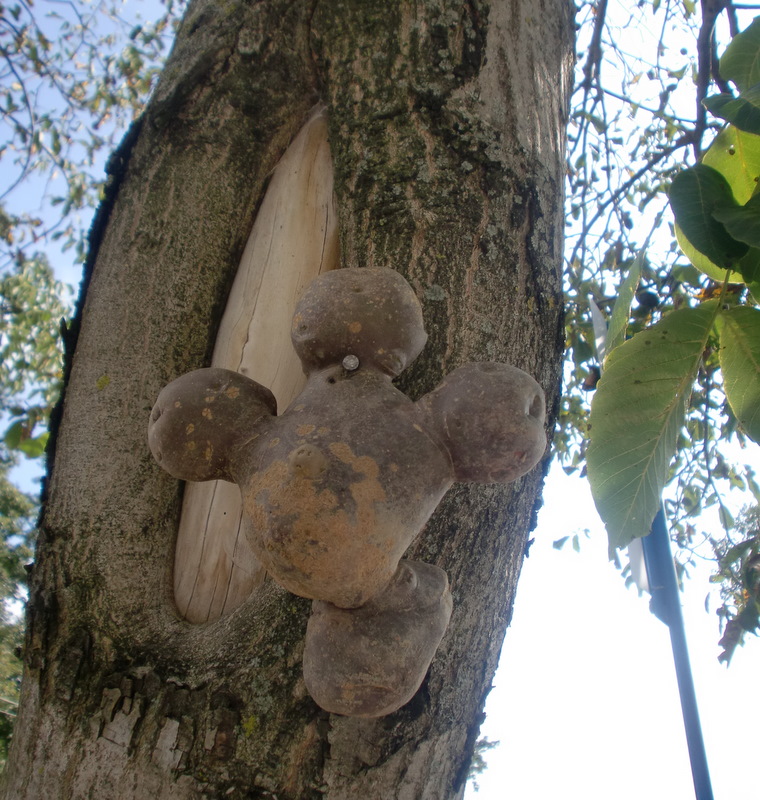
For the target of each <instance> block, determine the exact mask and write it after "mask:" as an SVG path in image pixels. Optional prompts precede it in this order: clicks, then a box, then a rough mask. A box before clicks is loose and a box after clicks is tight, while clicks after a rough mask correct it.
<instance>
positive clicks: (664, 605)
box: [642, 507, 713, 800]
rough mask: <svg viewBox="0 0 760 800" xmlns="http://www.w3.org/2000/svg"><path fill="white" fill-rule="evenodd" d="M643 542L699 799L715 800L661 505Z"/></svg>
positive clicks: (655, 606) (654, 608) (696, 793)
mask: <svg viewBox="0 0 760 800" xmlns="http://www.w3.org/2000/svg"><path fill="white" fill-rule="evenodd" d="M642 543H643V546H644V559H645V561H646V567H647V573H648V576H649V586H650V590H651V592H652V611H653V612H654V614H655V615H656V616H657V617H658V618H659V619H661V620H662V621H663V622H664V623H665V624H666V625H667V626H668V627H669V628H670V643H671V646H672V648H673V660H674V662H675V667H676V679H677V681H678V692H679V694H680V697H681V710H682V712H683V721H684V727H685V729H686V743H687V746H688V748H689V758H690V760H691V774H692V778H693V779H694V791H695V795H696V800H713V792H712V785H711V783H710V772H709V770H708V767H707V753H706V752H705V743H704V739H703V738H702V726H701V724H700V721H699V711H698V709H697V694H696V691H695V689H694V678H693V676H692V672H691V664H690V663H689V651H688V648H687V645H686V630H685V627H684V622H683V614H682V612H681V600H680V596H679V592H678V581H677V579H676V570H675V565H674V563H673V555H672V553H671V550H670V536H669V535H668V529H667V525H666V523H665V512H664V510H663V508H662V507H660V510H659V511H658V512H657V515H656V516H655V518H654V522H653V523H652V531H651V533H650V534H649V536H646V537H644V539H643V542H642Z"/></svg>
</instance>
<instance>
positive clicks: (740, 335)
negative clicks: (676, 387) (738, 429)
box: [718, 306, 760, 443]
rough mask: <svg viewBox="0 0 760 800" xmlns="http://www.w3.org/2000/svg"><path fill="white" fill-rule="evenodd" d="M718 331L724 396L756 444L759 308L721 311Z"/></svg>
mask: <svg viewBox="0 0 760 800" xmlns="http://www.w3.org/2000/svg"><path fill="white" fill-rule="evenodd" d="M718 330H719V332H720V367H721V370H722V372H723V388H724V390H725V392H726V397H727V398H728V402H729V405H730V406H731V410H732V411H733V412H734V416H735V417H736V418H737V419H738V420H739V424H740V425H741V426H742V428H743V429H744V430H745V432H746V433H747V435H748V436H749V437H751V438H752V439H754V441H756V442H758V443H760V310H758V309H756V308H748V307H747V306H738V307H736V308H731V309H727V310H724V311H722V312H721V314H720V317H719V320H718Z"/></svg>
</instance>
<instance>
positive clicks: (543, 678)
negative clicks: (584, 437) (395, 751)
mask: <svg viewBox="0 0 760 800" xmlns="http://www.w3.org/2000/svg"><path fill="white" fill-rule="evenodd" d="M754 448H755V452H754V455H753V454H752V453H751V452H747V453H745V456H746V457H747V458H748V463H754V464H755V465H756V467H757V468H758V469H760V447H758V446H756V445H755V446H754ZM753 459H754V460H753ZM586 528H588V529H589V531H590V534H591V536H590V538H588V539H586V538H584V537H583V536H582V537H581V552H580V553H576V552H575V551H573V549H572V548H571V547H570V546H569V545H566V546H565V548H564V549H562V550H561V551H557V550H555V549H553V547H552V542H553V541H554V540H555V539H558V538H560V537H561V536H567V535H568V534H573V533H575V532H577V531H582V530H584V529H586ZM533 536H534V537H535V543H534V544H533V546H532V547H531V550H530V557H529V558H528V559H526V561H525V565H524V567H523V572H522V575H521V577H520V581H519V584H518V588H517V597H516V601H515V610H514V617H513V620H512V625H511V626H510V628H509V629H508V631H507V636H506V639H505V642H504V646H503V649H502V654H501V661H500V664H499V669H498V671H497V673H496V677H495V680H494V688H493V690H492V692H491V694H490V696H489V698H488V702H487V704H486V721H485V723H484V724H483V727H482V729H481V735H482V736H485V737H487V738H488V739H489V740H491V741H499V742H500V744H499V746H498V747H497V748H495V749H492V750H490V751H488V752H487V753H486V754H485V758H486V762H487V765H488V769H487V771H486V773H485V774H483V775H481V776H478V778H477V783H478V784H479V786H480V790H479V792H476V791H475V789H474V786H473V785H472V783H471V784H470V785H468V788H467V792H466V794H465V798H466V800H497V799H498V800H504V799H505V798H509V799H510V800H547V798H552V800H611V799H612V798H614V800H634V799H636V800H637V799H638V798H647V800H693V798H694V788H693V783H692V778H691V771H690V765H689V759H688V752H687V748H686V739H685V734H684V727H683V722H682V717H681V709H680V704H679V698H678V689H677V685H676V678H675V668H674V666H673V658H672V651H671V648H670V636H669V632H668V628H667V627H666V626H665V625H664V624H662V623H661V622H660V621H659V620H657V619H656V618H655V617H654V616H653V615H652V614H651V613H650V612H649V597H648V595H643V596H641V597H639V595H638V592H637V590H636V589H635V588H629V589H627V588H626V587H625V584H624V581H623V579H622V578H621V576H620V573H619V572H618V571H617V570H616V569H615V567H614V566H613V564H612V563H611V562H609V561H608V559H607V537H606V534H605V532H604V527H603V525H602V523H601V521H600V519H599V517H598V515H597V513H596V510H595V508H594V505H593V501H592V499H591V495H590V491H589V489H588V483H587V482H586V481H585V480H583V479H580V478H573V477H568V476H566V475H565V474H564V473H563V472H562V470H561V469H559V468H558V467H557V466H555V467H554V468H553V469H552V470H551V473H550V476H549V478H548V481H547V486H546V490H545V493H544V507H543V509H542V510H541V512H540V514H539V520H538V526H537V528H536V530H535V531H534V533H533ZM709 572H710V571H709V568H708V566H707V565H705V567H704V568H702V569H700V570H699V572H698V573H697V574H695V575H694V577H693V578H692V579H691V580H690V581H688V582H687V583H686V586H685V592H684V595H683V601H684V602H683V609H684V617H685V624H686V635H687V639H688V644H689V651H690V658H691V664H692V669H693V672H694V681H695V685H696V692H697V701H698V704H699V711H700V716H701V719H702V728H703V734H704V738H705V749H706V751H707V758H708V762H709V767H710V772H711V779H712V784H713V793H714V796H715V798H716V799H718V798H720V799H721V800H722V799H723V798H725V799H728V798H730V800H757V798H758V797H760V788H758V781H757V776H756V773H757V768H756V767H757V746H758V734H757V725H758V719H760V692H758V691H757V685H758V674H760V639H758V638H755V637H748V640H747V644H746V645H745V647H743V648H739V649H738V650H737V651H736V653H735V655H734V658H733V661H732V663H731V665H730V667H728V668H727V667H726V666H725V665H723V664H719V663H718V660H717V657H718V653H719V652H720V650H719V648H718V645H717V642H718V639H719V638H720V634H719V632H718V625H717V617H716V616H715V614H714V613H710V614H708V613H706V611H705V604H704V603H705V595H706V593H707V592H708V591H709V584H708V576H709ZM716 605H717V603H715V602H714V603H713V606H712V608H713V609H714V608H715V607H716Z"/></svg>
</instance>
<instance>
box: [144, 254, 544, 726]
mask: <svg viewBox="0 0 760 800" xmlns="http://www.w3.org/2000/svg"><path fill="white" fill-rule="evenodd" d="M291 337H292V341H293V346H294V348H295V350H296V352H297V354H298V356H299V358H300V359H301V362H302V364H303V368H304V372H305V373H306V376H307V383H306V387H305V388H304V390H303V392H302V393H301V394H300V395H299V396H298V397H297V398H296V399H295V400H294V401H293V403H292V404H291V405H290V407H289V408H288V409H287V410H286V411H285V412H284V413H283V414H281V415H280V416H276V413H277V412H276V404H275V400H274V397H273V396H272V394H271V392H269V390H268V389H266V388H264V387H263V386H260V385H259V384H258V383H256V382H255V381H253V380H250V379H249V378H246V377H244V376H243V375H241V374H239V373H237V372H232V371H229V370H224V369H217V368H210V369H201V370H196V371H195V372H191V373H189V374H188V375H184V376H182V377H180V378H178V379H177V380H175V381H173V382H172V383H170V384H169V385H168V386H167V387H165V388H164V389H163V391H162V392H161V393H160V395H159V397H158V400H157V401H156V405H155V407H154V409H153V411H152V413H151V417H150V424H149V428H148V440H149V443H150V447H151V450H152V451H153V455H154V456H155V458H156V460H157V461H158V462H159V464H160V465H161V466H162V467H163V468H164V469H165V470H167V471H168V472H169V473H170V474H171V475H173V476H174V477H176V478H180V479H182V480H190V481H206V480H216V479H223V480H227V481H233V482H234V483H236V484H237V485H238V486H239V488H240V492H241V495H242V499H243V506H244V509H245V513H246V514H247V516H248V518H249V524H248V525H247V526H246V531H247V536H248V538H249V541H250V544H251V547H252V548H253V550H254V552H255V553H256V555H257V556H258V557H259V558H260V559H261V561H262V563H263V564H264V566H265V567H266V569H267V570H268V571H269V573H270V574H271V575H272V577H273V578H274V580H276V581H277V582H278V583H279V584H280V585H281V586H283V587H284V588H286V589H288V590H289V591H291V592H293V593H294V594H297V595H300V596H302V597H307V598H311V599H312V600H313V601H314V603H313V612H312V617H311V619H310V621H309V624H308V626H307V631H306V644H305V652H304V663H303V669H304V679H305V682H306V686H307V688H308V690H309V692H310V694H311V695H312V697H313V698H314V700H315V701H316V702H317V703H318V704H319V705H320V706H321V707H322V708H324V709H325V710H327V711H331V712H334V713H338V714H346V715H349V716H359V717H377V716H383V715H385V714H389V713H391V712H392V711H395V710H396V709H398V708H400V707H401V706H402V705H404V704H405V703H406V702H408V701H409V700H410V699H411V697H412V696H413V695H414V693H415V692H416V691H417V689H418V688H419V686H420V684H421V683H422V680H423V679H424V677H425V674H426V672H427V669H428V667H429V665H430V662H431V661H432V659H433V656H434V655H435V651H436V649H437V648H438V645H439V644H440V641H441V639H442V637H443V634H444V632H445V630H446V626H447V624H448V621H449V617H450V615H451V594H450V591H449V587H448V579H447V577H446V573H445V572H444V571H443V570H441V569H440V568H438V567H436V566H433V565H430V564H422V563H418V562H413V561H407V560H403V559H402V556H403V554H404V552H405V551H406V549H407V548H408V547H409V545H410V544H411V543H412V541H413V540H414V539H415V537H416V536H417V535H418V533H419V532H420V531H421V530H422V528H423V527H424V525H425V523H426V522H427V520H428V519H429V517H430V515H431V514H432V513H433V511H434V510H435V508H436V506H437V505H438V503H439V502H440V500H441V498H442V497H443V495H444V494H445V492H446V491H447V489H449V487H450V486H451V485H452V484H453V483H454V482H455V481H471V482H481V483H507V482H510V481H513V480H515V479H516V478H518V477H520V476H521V475H523V474H524V473H526V472H528V471H529V470H530V469H531V468H532V467H533V466H535V464H536V463H537V462H538V461H539V459H540V458H541V456H542V455H543V453H544V449H545V447H546V438H545V435H544V412H545V409H544V396H543V392H542V391H541V388H540V387H539V385H538V384H537V383H536V381H534V380H533V378H531V377H530V376H529V375H527V374H526V373H524V372H523V371H522V370H519V369H516V368H515V367H511V366H507V365H505V364H498V363H494V362H487V363H480V364H466V365H464V366H462V367H460V368H459V369H457V370H455V371H454V372H452V373H451V374H449V375H448V376H447V377H446V378H445V379H444V381H443V382H442V383H441V384H440V385H439V386H438V387H437V388H436V389H434V390H433V391H432V392H430V393H429V394H427V395H425V396H424V397H422V398H421V399H420V400H419V401H417V402H412V400H410V399H409V398H408V397H406V395H404V394H402V393H401V392H400V391H398V390H397V389H396V388H395V387H394V386H393V384H392V379H393V378H394V377H395V376H396V375H398V374H399V373H400V372H401V371H402V370H403V369H404V368H405V367H406V366H407V365H408V364H410V363H411V362H412V361H413V360H414V359H415V358H416V357H417V355H419V353H420V351H421V350H422V348H423V346H424V344H425V341H426V338H427V336H426V334H425V331H424V328H423V324H422V311H421V308H420V304H419V302H418V300H417V297H416V295H415V294H414V291H413V290H412V288H411V287H410V286H409V284H408V283H407V282H406V281H405V280H404V279H403V278H402V277H401V276H400V275H399V274H398V273H397V272H395V271H393V270H390V269H374V268H364V269H340V270H334V271H331V272H327V273H324V274H322V275H320V276H319V277H318V278H317V279H316V280H315V281H313V282H312V283H311V284H310V285H309V286H308V287H307V289H306V290H305V292H304V294H303V297H302V298H301V300H300V302H299V304H298V306H297V308H296V312H295V315H294V317H293V325H292V329H291Z"/></svg>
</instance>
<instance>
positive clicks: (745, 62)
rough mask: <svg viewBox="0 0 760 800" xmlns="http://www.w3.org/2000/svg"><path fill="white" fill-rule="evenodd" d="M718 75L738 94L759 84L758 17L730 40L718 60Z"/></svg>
mask: <svg viewBox="0 0 760 800" xmlns="http://www.w3.org/2000/svg"><path fill="white" fill-rule="evenodd" d="M720 75H721V77H722V78H725V79H726V80H729V81H733V83H735V84H736V87H737V88H738V89H739V91H740V92H744V91H746V90H747V89H749V87H750V86H754V85H755V84H756V83H760V17H757V18H756V19H754V20H753V21H752V24H751V25H750V26H749V27H748V28H746V29H745V30H743V31H742V32H741V33H739V34H737V35H736V36H734V38H733V39H732V40H731V44H729V45H728V47H727V48H726V52H725V53H723V55H722V56H721V59H720Z"/></svg>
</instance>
